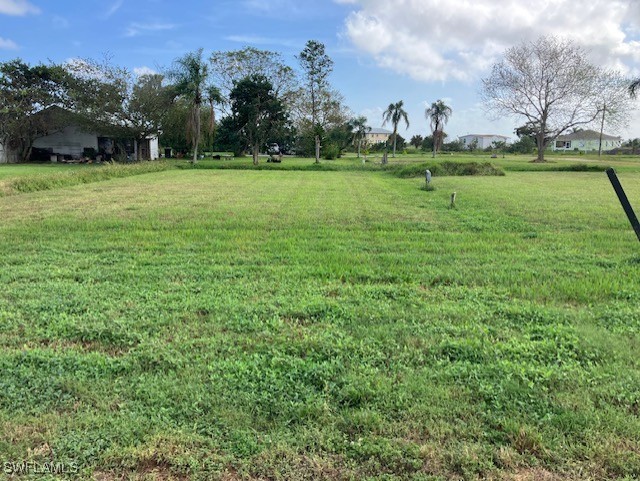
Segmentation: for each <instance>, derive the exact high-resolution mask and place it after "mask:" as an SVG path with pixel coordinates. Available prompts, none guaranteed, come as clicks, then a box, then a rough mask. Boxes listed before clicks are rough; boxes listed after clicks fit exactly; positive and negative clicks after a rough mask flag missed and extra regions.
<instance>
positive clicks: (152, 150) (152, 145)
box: [149, 137, 160, 160]
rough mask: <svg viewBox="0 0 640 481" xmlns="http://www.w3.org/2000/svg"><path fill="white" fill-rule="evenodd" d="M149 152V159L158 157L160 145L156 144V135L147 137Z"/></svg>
mask: <svg viewBox="0 0 640 481" xmlns="http://www.w3.org/2000/svg"><path fill="white" fill-rule="evenodd" d="M149 154H150V157H151V160H156V159H159V158H160V146H159V145H158V137H152V138H151V139H149Z"/></svg>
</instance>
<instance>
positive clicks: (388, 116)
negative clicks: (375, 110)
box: [382, 100, 409, 158]
mask: <svg viewBox="0 0 640 481" xmlns="http://www.w3.org/2000/svg"><path fill="white" fill-rule="evenodd" d="M403 105H404V102H403V101H402V100H400V101H399V102H396V103H395V104H389V107H387V110H385V111H384V113H383V114H382V125H383V126H384V125H385V124H386V123H387V122H391V125H393V157H394V158H395V156H396V145H397V135H398V125H399V124H400V122H401V121H402V120H404V122H405V124H406V125H407V128H409V116H408V115H407V112H405V110H404V109H403V108H402V107H403Z"/></svg>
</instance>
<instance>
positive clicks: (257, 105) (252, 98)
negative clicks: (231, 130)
mask: <svg viewBox="0 0 640 481" xmlns="http://www.w3.org/2000/svg"><path fill="white" fill-rule="evenodd" d="M230 99H231V110H232V115H233V120H234V123H235V126H236V129H237V132H238V133H239V134H240V136H241V138H243V139H244V140H245V142H246V144H247V145H248V146H249V147H250V150H251V153H252V155H253V163H254V165H257V164H258V155H259V153H260V147H261V146H263V145H264V144H265V143H266V142H268V141H269V140H271V139H272V138H274V137H279V136H281V135H282V131H283V130H284V128H285V125H286V122H287V117H286V113H285V109H284V106H283V104H282V102H281V101H280V100H279V99H278V97H277V96H276V94H275V91H274V90H273V86H272V85H271V83H270V82H269V81H268V80H267V78H266V77H264V76H263V75H252V76H250V77H247V78H245V79H243V80H241V81H240V82H238V83H237V84H236V86H235V87H234V88H233V90H232V91H231V94H230Z"/></svg>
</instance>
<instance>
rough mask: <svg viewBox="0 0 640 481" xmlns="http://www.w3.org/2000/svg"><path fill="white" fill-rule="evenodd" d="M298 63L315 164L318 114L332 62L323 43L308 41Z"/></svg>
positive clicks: (318, 159)
mask: <svg viewBox="0 0 640 481" xmlns="http://www.w3.org/2000/svg"><path fill="white" fill-rule="evenodd" d="M298 61H299V62H300V67H301V68H302V73H303V77H304V80H305V84H306V91H307V93H308V95H309V100H310V102H309V114H310V117H311V118H310V120H311V129H312V131H313V134H314V140H315V146H316V152H315V159H316V163H319V162H320V138H321V135H322V132H323V127H322V124H321V123H320V112H321V108H320V106H321V104H322V98H323V95H326V93H327V91H328V90H330V89H329V80H328V77H329V74H331V72H332V71H333V60H331V58H330V57H329V56H328V55H327V53H326V51H325V46H324V44H323V43H321V42H318V41H315V40H309V41H308V42H307V44H306V45H305V48H304V49H303V50H302V52H300V55H298Z"/></svg>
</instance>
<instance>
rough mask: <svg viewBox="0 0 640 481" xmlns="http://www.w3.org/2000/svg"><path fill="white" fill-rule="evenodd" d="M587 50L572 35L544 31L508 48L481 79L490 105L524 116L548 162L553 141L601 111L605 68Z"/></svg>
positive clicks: (498, 112)
mask: <svg viewBox="0 0 640 481" xmlns="http://www.w3.org/2000/svg"><path fill="white" fill-rule="evenodd" d="M587 56H588V54H587V52H586V51H585V50H584V49H582V48H581V47H579V46H577V45H576V44H574V43H573V42H572V41H570V40H564V39H560V38H557V37H541V38H539V39H537V40H535V41H533V42H523V43H521V44H519V45H517V46H515V47H511V48H510V49H508V50H507V51H506V52H505V54H504V57H503V58H502V60H500V61H499V62H498V63H496V64H494V66H493V68H492V71H491V74H490V76H489V77H487V78H485V79H483V80H482V97H483V100H484V102H485V104H486V106H487V108H488V110H489V111H491V112H493V113H494V114H496V115H498V116H499V115H510V116H516V117H520V118H523V119H524V120H525V122H526V124H527V125H528V126H529V127H531V128H532V129H533V131H534V132H535V137H536V143H537V146H538V156H537V159H536V160H537V161H538V162H544V151H545V149H546V147H547V145H548V143H549V142H552V141H554V140H555V139H556V138H557V137H558V136H559V135H561V134H562V133H564V132H566V131H568V130H569V129H571V128H573V127H576V126H580V125H587V124H591V123H592V122H594V120H595V119H597V118H598V116H599V115H601V114H602V110H603V99H602V98H601V96H600V95H598V86H599V81H600V79H601V78H602V70H601V69H599V68H598V67H596V66H594V65H592V64H591V63H590V62H589V61H588V60H587ZM605 100H606V99H605Z"/></svg>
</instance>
